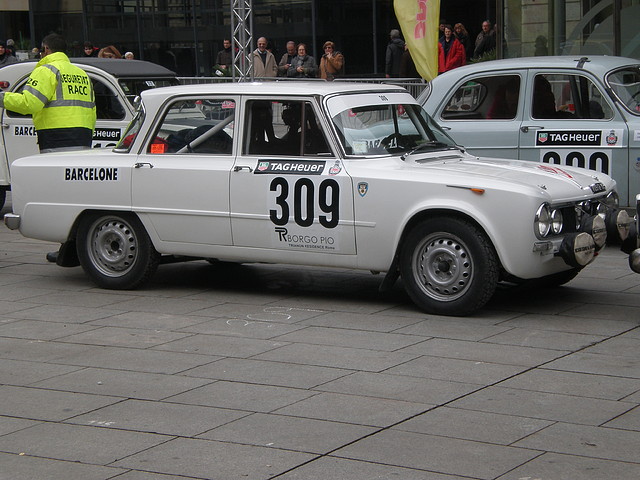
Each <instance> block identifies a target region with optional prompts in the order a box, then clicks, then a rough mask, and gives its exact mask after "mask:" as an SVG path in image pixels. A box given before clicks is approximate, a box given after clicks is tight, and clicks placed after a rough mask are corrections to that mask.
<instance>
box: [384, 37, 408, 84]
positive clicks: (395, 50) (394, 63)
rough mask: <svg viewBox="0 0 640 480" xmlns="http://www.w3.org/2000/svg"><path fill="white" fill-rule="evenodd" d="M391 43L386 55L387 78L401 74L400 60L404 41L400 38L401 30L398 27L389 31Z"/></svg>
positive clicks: (385, 68)
mask: <svg viewBox="0 0 640 480" xmlns="http://www.w3.org/2000/svg"><path fill="white" fill-rule="evenodd" d="M389 37H390V40H389V44H388V45H387V52H386V55H385V67H384V73H385V75H386V77H387V78H391V77H399V76H400V60H401V59H402V54H403V53H404V41H403V40H402V39H401V38H400V31H399V30H397V29H395V28H394V29H393V30H391V32H389Z"/></svg>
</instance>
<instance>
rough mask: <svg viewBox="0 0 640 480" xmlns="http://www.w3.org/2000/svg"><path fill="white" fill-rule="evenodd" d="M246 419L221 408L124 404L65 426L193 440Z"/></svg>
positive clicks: (242, 413) (124, 402) (235, 412)
mask: <svg viewBox="0 0 640 480" xmlns="http://www.w3.org/2000/svg"><path fill="white" fill-rule="evenodd" d="M246 415H247V413H245V412H240V411H234V410H229V409H222V408H213V407H201V406H196V405H183V404H176V403H168V402H151V401H143V400H125V401H123V402H120V403H117V404H114V405H110V406H107V407H104V408H100V409H97V410H94V411H92V412H90V413H87V414H84V415H78V416H76V417H74V418H72V419H70V420H67V423H74V424H79V425H88V426H97V427H109V428H113V429H119V430H131V431H137V432H149V433H158V434H162V435H173V436H180V437H195V436H197V435H200V434H202V433H204V432H207V431H209V430H211V429H213V428H216V427H219V426H220V425H224V424H226V423H229V422H232V421H234V420H237V419H239V418H242V417H244V416H246Z"/></svg>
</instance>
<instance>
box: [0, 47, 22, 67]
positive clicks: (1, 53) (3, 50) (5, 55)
mask: <svg viewBox="0 0 640 480" xmlns="http://www.w3.org/2000/svg"><path fill="white" fill-rule="evenodd" d="M17 61H18V59H17V58H16V57H14V56H13V55H11V52H10V51H9V50H7V44H6V43H5V42H4V41H0V67H4V66H5V65H11V64H12V63H16V62H17Z"/></svg>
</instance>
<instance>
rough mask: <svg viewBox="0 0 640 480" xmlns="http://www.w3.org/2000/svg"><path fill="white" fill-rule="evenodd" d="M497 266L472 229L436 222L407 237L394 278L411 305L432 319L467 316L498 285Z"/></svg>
mask: <svg viewBox="0 0 640 480" xmlns="http://www.w3.org/2000/svg"><path fill="white" fill-rule="evenodd" d="M498 267H499V264H498V260H497V256H496V253H495V251H494V249H493V247H492V245H491V243H490V242H489V240H488V238H487V237H486V235H485V234H484V232H482V231H481V230H480V229H479V228H477V227H476V226H474V225H473V224H471V223H469V222H467V221H465V220H461V219H456V218H442V217H436V218H432V219H427V220H424V221H423V222H421V223H420V224H418V225H417V226H416V227H415V228H413V230H411V232H410V233H409V234H408V236H407V238H406V240H405V242H404V244H403V246H402V249H401V253H400V274H401V276H402V280H403V282H404V284H405V288H406V290H407V293H408V294H409V296H410V297H411V299H412V300H413V301H414V303H415V304H416V305H418V306H419V307H420V308H422V309H424V310H425V311H427V312H429V313H434V314H438V315H460V316H462V315H468V314H470V313H472V312H474V311H476V310H478V309H479V308H481V307H482V306H484V304H486V303H487V302H488V301H489V299H490V298H491V297H492V296H493V293H494V292H495V289H496V286H497V284H498V275H499V268H498Z"/></svg>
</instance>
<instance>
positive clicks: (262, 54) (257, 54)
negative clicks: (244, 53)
mask: <svg viewBox="0 0 640 480" xmlns="http://www.w3.org/2000/svg"><path fill="white" fill-rule="evenodd" d="M251 55H252V59H253V76H254V77H255V78H261V77H275V76H276V75H277V74H278V65H276V58H275V57H274V56H273V53H271V52H270V51H268V50H267V39H266V38H265V37H260V38H259V39H258V48H256V49H255V50H254V51H253V53H252V54H251Z"/></svg>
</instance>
